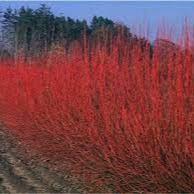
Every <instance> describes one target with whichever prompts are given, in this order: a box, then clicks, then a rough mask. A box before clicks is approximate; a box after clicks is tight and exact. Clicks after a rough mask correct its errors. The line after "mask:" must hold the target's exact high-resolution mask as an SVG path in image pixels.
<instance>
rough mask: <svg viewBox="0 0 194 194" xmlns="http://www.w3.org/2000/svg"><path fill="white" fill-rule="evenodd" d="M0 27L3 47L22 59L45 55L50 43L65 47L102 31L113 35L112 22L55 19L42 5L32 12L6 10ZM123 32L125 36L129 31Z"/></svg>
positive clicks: (100, 19)
mask: <svg viewBox="0 0 194 194" xmlns="http://www.w3.org/2000/svg"><path fill="white" fill-rule="evenodd" d="M2 25H3V29H4V30H3V37H4V38H3V40H4V43H5V45H9V47H8V50H9V52H10V53H14V54H16V55H17V54H18V52H19V51H22V53H24V54H25V55H26V56H28V55H33V54H37V53H39V54H41V53H42V52H46V51H48V50H50V48H51V47H52V45H54V44H59V43H60V44H61V45H64V46H65V45H68V44H69V43H70V42H72V41H74V40H81V38H82V39H83V37H84V33H85V34H86V35H87V36H91V37H97V36H101V34H102V33H103V31H104V29H106V30H107V29H108V30H109V31H111V32H113V33H114V32H115V28H116V24H115V23H114V22H113V21H112V20H109V19H107V18H103V17H102V16H100V17H97V16H94V17H93V19H92V22H91V25H88V24H87V22H86V21H85V20H78V19H77V20H74V19H72V18H70V17H67V18H66V17H64V16H55V15H54V14H53V13H52V12H51V10H50V8H49V7H47V6H46V5H44V4H41V6H40V7H39V8H38V9H35V10H33V9H31V8H25V7H21V8H20V9H19V10H12V9H11V8H8V9H7V10H6V11H5V12H4V13H3V19H2ZM126 29H127V33H129V29H128V28H127V27H126ZM6 47H7V46H6Z"/></svg>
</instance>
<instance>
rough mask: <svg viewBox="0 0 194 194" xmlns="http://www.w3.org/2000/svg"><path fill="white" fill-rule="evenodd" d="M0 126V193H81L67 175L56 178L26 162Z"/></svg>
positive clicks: (48, 170)
mask: <svg viewBox="0 0 194 194" xmlns="http://www.w3.org/2000/svg"><path fill="white" fill-rule="evenodd" d="M2 128H3V126H2V125H0V193H61V192H63V193H64V192H65V193H67V192H68V193H80V192H84V191H83V187H82V186H80V185H78V184H76V186H75V185H73V184H72V181H71V177H70V176H69V175H67V174H65V175H61V174H60V175H59V174H57V173H56V172H54V171H51V169H49V168H48V167H45V166H42V165H40V164H37V163H36V164H35V165H34V164H33V163H32V162H31V161H30V162H29V161H26V160H25V159H24V156H23V155H21V153H20V154H19V151H18V148H17V145H16V144H17V143H16V142H15V141H14V140H13V139H11V138H10V136H8V133H6V130H5V129H4V130H2Z"/></svg>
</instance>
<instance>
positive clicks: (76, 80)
mask: <svg viewBox="0 0 194 194" xmlns="http://www.w3.org/2000/svg"><path fill="white" fill-rule="evenodd" d="M105 35H106V34H105ZM187 36H188V34H186V35H185V37H187ZM105 40H106V38H105ZM183 40H184V41H183V43H182V44H173V43H172V42H170V40H162V39H158V40H157V41H155V44H154V47H153V50H151V47H150V44H149V42H148V41H146V40H144V41H143V40H140V39H133V40H131V41H129V40H126V37H125V36H124V34H122V31H121V32H120V33H118V35H117V36H114V37H112V39H111V40H109V44H107V42H106V41H97V42H95V44H94V45H92V44H91V43H88V42H87V41H84V46H83V47H82V46H81V45H80V43H79V42H75V43H74V44H73V46H72V47H71V48H70V49H69V51H67V50H63V49H60V48H57V47H56V48H55V49H54V50H53V51H52V52H50V53H48V54H47V55H46V56H45V57H43V58H42V59H40V60H39V61H38V60H31V63H30V64H27V63H24V62H22V61H21V60H19V61H18V62H16V64H15V65H10V62H9V65H7V64H6V62H5V61H4V62H2V63H1V66H0V91H1V92H0V118H1V120H2V121H3V122H4V123H5V124H6V125H7V126H8V127H9V129H10V132H11V133H12V134H13V135H15V136H17V137H18V138H19V140H20V141H21V142H22V143H23V145H24V146H26V148H27V149H29V150H31V151H32V152H33V153H37V154H39V155H41V156H42V157H47V158H49V159H50V160H51V161H52V162H58V164H60V165H59V166H58V168H59V169H68V170H71V171H72V173H74V174H79V175H80V177H81V178H82V180H83V181H85V182H87V183H88V184H94V185H96V186H97V187H98V188H101V186H102V185H104V186H105V187H108V188H111V189H112V191H116V192H131V191H145V192H149V191H150V192H193V191H194V188H193V185H194V182H193V181H194V180H193V178H194V177H193V161H194V148H193V143H194V142H193V141H194V139H193V134H194V133H193V132H194V53H193V50H192V44H191V42H192V41H191V40H190V39H189V38H188V37H187V38H185V39H183ZM3 63H4V64H3ZM40 64H41V65H40ZM81 174H82V175H81ZM99 191H100V190H99Z"/></svg>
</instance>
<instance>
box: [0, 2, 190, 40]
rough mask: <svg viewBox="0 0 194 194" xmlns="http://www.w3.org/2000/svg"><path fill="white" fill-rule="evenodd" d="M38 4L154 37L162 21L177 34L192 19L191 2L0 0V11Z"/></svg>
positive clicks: (67, 14)
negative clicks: (105, 18) (93, 18)
mask: <svg viewBox="0 0 194 194" xmlns="http://www.w3.org/2000/svg"><path fill="white" fill-rule="evenodd" d="M41 3H45V4H47V5H48V6H49V7H50V8H51V10H52V11H53V13H55V14H56V15H64V16H69V17H72V18H75V19H86V20H87V21H88V22H90V21H91V19H92V17H93V16H94V15H96V16H104V17H108V18H110V19H112V20H114V21H115V22H122V23H124V24H126V25H128V26H129V27H130V28H131V31H134V32H137V33H139V32H141V29H145V28H146V29H147V30H146V32H148V36H149V37H152V36H154V35H155V34H156V31H157V29H158V26H159V25H161V24H163V23H165V25H167V26H171V27H173V31H174V32H175V33H177V32H178V31H179V29H181V28H180V26H181V25H182V24H183V22H184V21H185V18H188V19H189V20H190V21H192V20H193V19H194V2H191V1H190V2H186V1H182V2H180V1H171V2H170V1H168V2H167V1H163V2H162V1H161V2H159V1H155V2H153V1H150V2H145V1H142V2H141V1H136V2H135V1H133V2H132V1H131V2H130V1H128V2H127V1H104V2H103V1H90V2H89V1H83V2H80V1H0V10H4V9H6V8H7V7H11V8H20V7H21V6H25V7H31V8H38V7H39V6H40V4H41ZM193 21H194V20H193ZM143 31H145V30H143Z"/></svg>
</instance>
